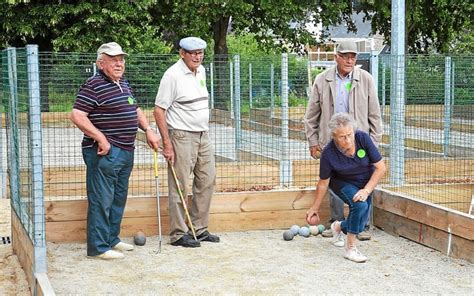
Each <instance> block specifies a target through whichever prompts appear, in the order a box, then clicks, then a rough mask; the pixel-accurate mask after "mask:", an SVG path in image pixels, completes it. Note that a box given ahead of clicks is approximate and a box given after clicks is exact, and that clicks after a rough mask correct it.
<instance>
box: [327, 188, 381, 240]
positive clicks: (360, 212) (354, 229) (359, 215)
mask: <svg viewBox="0 0 474 296" xmlns="http://www.w3.org/2000/svg"><path fill="white" fill-rule="evenodd" d="M359 190H360V188H358V187H356V186H354V185H352V184H349V183H345V185H343V186H342V187H341V189H340V190H333V191H334V193H335V194H336V195H337V196H339V197H340V198H341V199H342V200H343V201H344V202H345V203H346V204H347V205H349V215H348V216H347V218H346V219H345V220H342V222H341V229H342V232H344V233H345V234H347V233H352V234H359V233H361V232H362V231H364V228H365V225H366V224H367V220H368V218H369V210H370V205H371V203H372V194H371V195H369V197H368V198H367V200H366V201H358V202H354V201H352V198H353V197H354V195H355V194H356V193H357V191H359Z"/></svg>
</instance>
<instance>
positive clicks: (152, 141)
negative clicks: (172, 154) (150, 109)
mask: <svg viewBox="0 0 474 296" xmlns="http://www.w3.org/2000/svg"><path fill="white" fill-rule="evenodd" d="M145 135H146V141H147V143H148V146H150V147H151V148H152V149H153V150H155V151H158V149H159V148H160V137H159V136H158V135H157V134H156V133H155V131H153V129H151V128H149V129H147V130H146V131H145Z"/></svg>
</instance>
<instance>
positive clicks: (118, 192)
mask: <svg viewBox="0 0 474 296" xmlns="http://www.w3.org/2000/svg"><path fill="white" fill-rule="evenodd" d="M125 56H127V53H125V52H124V51H123V50H122V47H120V45H118V44H117V43H115V42H110V43H105V44H102V45H101V46H100V47H99V49H98V50H97V61H96V64H97V67H98V69H99V71H98V73H97V74H96V75H94V76H92V77H90V78H89V79H88V80H87V81H86V82H85V83H84V84H83V85H82V86H81V87H80V89H79V92H78V94H77V98H76V101H75V103H74V107H73V109H72V112H71V121H72V122H73V123H74V124H75V125H76V126H77V127H78V128H79V129H80V130H81V131H82V132H83V133H84V137H83V140H82V156H83V159H84V162H85V164H86V167H87V172H86V187H87V201H88V210H87V255H88V256H91V257H94V258H98V259H119V258H123V257H124V255H123V252H125V251H131V250H133V246H132V245H130V244H127V243H124V242H122V241H121V240H120V238H119V234H120V225H121V222H122V216H123V211H124V208H125V203H126V201H127V192H128V180H129V177H130V174H131V172H132V168H133V159H134V149H135V138H136V135H137V129H138V128H141V129H142V130H143V131H144V132H145V134H146V139H147V142H148V145H149V146H150V147H152V148H153V149H154V150H155V151H156V150H158V147H159V137H158V135H157V134H156V133H155V132H154V131H153V129H151V127H150V125H149V124H148V120H147V118H146V116H145V114H144V113H143V112H142V110H141V109H140V108H139V107H138V105H137V100H136V98H135V96H134V95H133V91H132V89H131V88H130V85H129V83H128V82H127V81H126V80H124V79H123V77H122V76H123V73H124V71H125Z"/></svg>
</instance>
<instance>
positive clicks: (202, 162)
mask: <svg viewBox="0 0 474 296" xmlns="http://www.w3.org/2000/svg"><path fill="white" fill-rule="evenodd" d="M169 135H170V139H171V142H172V144H173V148H174V152H175V164H174V167H175V171H176V175H177V177H178V180H179V182H180V184H181V189H182V191H183V196H184V197H185V198H186V197H187V195H188V192H189V188H190V186H191V185H192V203H191V209H190V211H189V215H190V216H191V220H192V223H193V225H194V229H195V230H196V235H200V234H201V233H203V232H204V231H206V230H207V226H208V224H209V208H210V205H211V197H212V194H213V192H214V184H215V180H216V166H215V159H214V148H213V146H212V143H211V141H210V139H209V133H208V132H188V131H183V130H170V131H169ZM168 188H169V191H168V197H169V218H170V241H171V242H172V243H173V242H175V241H177V240H179V239H180V238H181V237H182V236H183V235H184V234H186V233H188V232H191V231H190V229H189V228H188V226H187V225H186V222H185V221H186V214H185V211H184V208H183V204H182V202H181V199H180V197H179V193H178V189H177V187H176V183H175V180H174V177H173V174H172V172H171V168H168ZM186 202H187V201H186ZM188 208H189V205H188Z"/></svg>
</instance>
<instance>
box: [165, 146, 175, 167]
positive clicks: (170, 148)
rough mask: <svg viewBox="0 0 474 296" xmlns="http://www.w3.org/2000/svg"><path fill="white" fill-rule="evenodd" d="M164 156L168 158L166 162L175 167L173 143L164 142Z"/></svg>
mask: <svg viewBox="0 0 474 296" xmlns="http://www.w3.org/2000/svg"><path fill="white" fill-rule="evenodd" d="M163 156H164V157H165V158H166V161H168V162H170V163H171V165H174V148H173V144H171V142H168V143H165V142H163Z"/></svg>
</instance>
